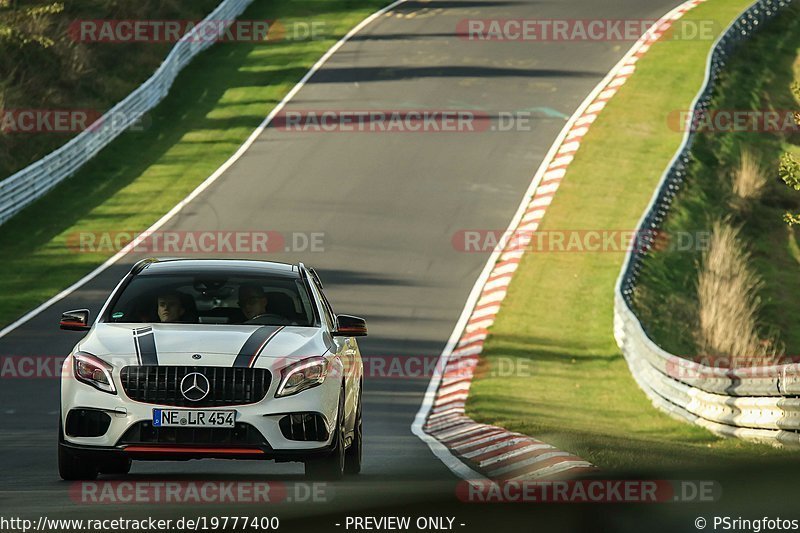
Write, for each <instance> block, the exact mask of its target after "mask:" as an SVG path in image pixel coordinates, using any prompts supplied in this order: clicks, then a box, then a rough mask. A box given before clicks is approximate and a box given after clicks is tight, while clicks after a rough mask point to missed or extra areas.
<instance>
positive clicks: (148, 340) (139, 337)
mask: <svg viewBox="0 0 800 533" xmlns="http://www.w3.org/2000/svg"><path fill="white" fill-rule="evenodd" d="M133 343H134V345H136V357H138V358H139V364H140V365H145V366H148V365H158V352H157V351H156V336H155V333H153V328H150V327H147V328H140V329H135V330H133Z"/></svg>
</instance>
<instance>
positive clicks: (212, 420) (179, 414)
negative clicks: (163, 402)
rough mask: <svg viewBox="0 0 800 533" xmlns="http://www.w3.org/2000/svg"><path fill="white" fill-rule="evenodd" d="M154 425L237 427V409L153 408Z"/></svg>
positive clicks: (159, 426)
mask: <svg viewBox="0 0 800 533" xmlns="http://www.w3.org/2000/svg"><path fill="white" fill-rule="evenodd" d="M153 426H155V427H157V428H167V427H189V428H232V427H236V411H202V410H199V409H198V410H192V411H185V410H177V409H153Z"/></svg>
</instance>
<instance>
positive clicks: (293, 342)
mask: <svg viewBox="0 0 800 533" xmlns="http://www.w3.org/2000/svg"><path fill="white" fill-rule="evenodd" d="M332 344H333V340H332V338H331V336H330V334H328V333H327V332H326V331H325V330H324V329H322V328H312V327H296V326H286V327H281V326H228V325H210V324H203V325H200V324H109V323H99V324H96V325H95V326H94V327H93V328H92V330H91V331H90V332H89V334H88V335H87V336H86V338H85V339H84V340H83V341H81V342H80V343H79V344H78V347H77V349H78V350H80V351H82V352H87V353H90V354H92V355H95V356H97V357H100V358H102V359H104V360H106V361H107V362H109V363H111V364H113V365H114V366H124V365H137V364H143V365H148V364H157V365H166V366H180V365H196V366H226V367H233V366H244V367H247V366H251V365H252V366H255V367H260V368H269V367H271V366H274V365H276V364H279V365H280V366H284V365H285V364H287V363H290V362H292V361H293V360H299V359H304V358H306V357H311V356H315V355H323V354H324V353H325V352H327V351H328V350H329V348H330V347H331V346H332ZM198 356H199V357H198Z"/></svg>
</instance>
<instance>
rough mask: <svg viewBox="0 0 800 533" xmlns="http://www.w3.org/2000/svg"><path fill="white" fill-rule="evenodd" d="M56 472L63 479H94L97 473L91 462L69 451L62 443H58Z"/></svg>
mask: <svg viewBox="0 0 800 533" xmlns="http://www.w3.org/2000/svg"><path fill="white" fill-rule="evenodd" d="M58 473H59V475H60V476H61V479H63V480H64V481H94V480H95V479H97V475H98V474H99V472H98V471H97V468H96V467H95V466H94V465H93V464H91V463H89V462H88V461H86V460H85V459H83V458H82V457H81V456H80V455H75V454H72V453H70V452H69V451H67V449H66V448H65V447H64V445H62V444H59V445H58Z"/></svg>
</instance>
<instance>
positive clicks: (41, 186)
mask: <svg viewBox="0 0 800 533" xmlns="http://www.w3.org/2000/svg"><path fill="white" fill-rule="evenodd" d="M252 2H253V0H223V1H222V2H221V3H220V4H219V5H218V6H217V7H216V9H214V11H212V12H211V13H210V14H209V15H208V16H207V17H206V18H205V19H204V22H212V21H229V20H233V19H235V18H236V17H238V16H239V15H241V14H242V12H243V11H244V10H245V9H246V8H247V6H249V5H250V4H251V3H252ZM202 30H203V25H202V23H201V24H198V25H197V26H195V27H194V28H193V29H192V30H191V31H190V32H188V33H187V34H186V35H184V36H183V38H181V40H180V41H178V42H177V43H176V44H175V46H174V47H173V48H172V50H171V51H170V52H169V54H168V55H167V57H166V59H164V62H163V63H162V64H161V65H160V66H159V67H158V69H157V70H156V71H155V73H154V74H153V75H152V76H151V77H150V78H149V79H148V80H147V81H145V82H144V83H143V84H142V85H140V86H139V87H138V88H137V89H136V90H134V91H133V92H132V93H131V94H129V95H128V96H127V97H126V98H125V99H124V100H122V101H121V102H119V103H118V104H116V105H115V106H114V107H112V108H111V109H110V110H109V111H108V112H106V113H105V114H104V115H103V116H102V117H100V118H99V119H98V120H97V121H96V122H95V123H94V126H98V125H99V127H92V126H90V127H89V128H87V129H86V130H84V131H83V132H81V133H80V134H78V135H77V136H75V137H74V138H72V139H70V141H69V142H67V143H66V144H64V145H63V146H61V147H60V148H58V149H57V150H54V151H53V152H51V153H49V154H48V155H46V156H45V157H43V158H42V159H40V160H39V161H36V162H35V163H33V164H31V165H29V166H28V167H26V168H24V169H22V170H20V171H19V172H16V173H15V174H13V175H12V176H10V177H9V178H7V179H5V180H3V181H2V182H0V224H3V223H4V222H6V221H7V220H8V219H9V218H11V217H12V216H14V215H15V214H17V213H18V212H19V211H21V210H22V209H24V208H25V207H26V206H28V205H29V204H31V203H32V202H34V201H35V200H37V199H39V198H40V197H41V196H43V195H44V194H45V193H47V192H48V191H49V190H50V189H52V188H53V187H55V186H56V185H58V184H59V183H61V182H62V181H64V180H65V179H66V178H68V177H70V176H71V175H73V174H74V173H75V171H77V170H78V169H79V168H80V167H81V166H83V165H84V164H85V163H86V162H87V161H89V160H90V159H91V158H92V157H94V156H95V155H96V154H97V153H98V152H99V151H100V150H102V149H103V148H104V147H106V146H107V145H108V144H109V143H111V141H113V140H114V139H116V138H117V137H118V136H119V135H120V134H121V133H122V132H124V131H125V130H126V129H128V127H130V126H131V125H132V124H134V123H135V122H136V121H137V120H138V119H140V118H141V117H142V116H143V115H144V114H145V113H146V112H147V111H149V110H150V109H152V108H154V107H155V106H156V105H158V103H159V102H161V100H163V99H164V97H165V96H166V95H167V93H168V92H169V89H170V87H171V86H172V83H173V82H174V81H175V78H176V77H177V76H178V73H179V72H180V71H181V70H183V68H184V67H185V66H186V65H187V64H189V62H190V61H191V60H192V59H193V58H194V57H195V56H196V55H197V54H199V53H200V52H202V51H203V50H205V49H206V48H208V47H209V46H211V45H212V44H213V43H214V40H213V39H209V38H206V37H199V35H202V34H200V31H202Z"/></svg>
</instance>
